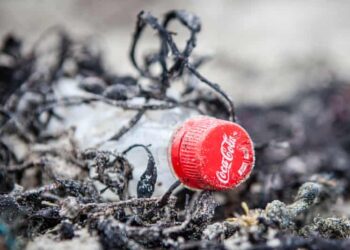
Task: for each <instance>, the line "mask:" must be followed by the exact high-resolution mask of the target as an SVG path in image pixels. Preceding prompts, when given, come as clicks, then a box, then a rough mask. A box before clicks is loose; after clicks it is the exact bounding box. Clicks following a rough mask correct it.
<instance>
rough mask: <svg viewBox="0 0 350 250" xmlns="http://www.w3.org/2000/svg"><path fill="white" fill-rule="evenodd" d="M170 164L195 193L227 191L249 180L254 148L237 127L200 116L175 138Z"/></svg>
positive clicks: (248, 138)
mask: <svg viewBox="0 0 350 250" xmlns="http://www.w3.org/2000/svg"><path fill="white" fill-rule="evenodd" d="M169 150H170V152H169V153H170V158H171V159H170V161H171V165H172V167H173V171H174V173H175V175H176V176H177V178H178V179H179V180H180V181H181V182H182V183H183V184H184V185H185V186H187V187H189V188H192V189H206V190H227V189H232V188H234V187H236V186H238V185H239V184H240V183H241V182H243V181H244V180H245V179H247V178H248V177H249V174H250V173H251V171H252V169H253V166H254V160H255V158H254V147H253V142H252V140H251V139H250V137H249V135H248V133H247V132H246V131H245V130H244V129H243V128H242V127H241V126H240V125H238V124H237V123H234V122H229V121H224V120H219V119H215V118H211V117H205V116H200V117H196V118H193V119H190V120H187V121H186V122H185V123H184V124H183V125H182V126H181V127H180V128H178V129H177V130H176V131H175V132H174V135H173V137H172V140H171V146H170V147H169Z"/></svg>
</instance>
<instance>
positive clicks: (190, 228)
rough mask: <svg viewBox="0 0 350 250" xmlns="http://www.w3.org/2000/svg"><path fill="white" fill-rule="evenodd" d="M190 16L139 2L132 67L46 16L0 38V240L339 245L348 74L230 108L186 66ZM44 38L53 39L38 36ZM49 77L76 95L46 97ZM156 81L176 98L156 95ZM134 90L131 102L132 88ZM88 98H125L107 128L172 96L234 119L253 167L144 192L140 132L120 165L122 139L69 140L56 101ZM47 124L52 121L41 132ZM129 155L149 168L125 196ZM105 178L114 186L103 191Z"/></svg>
mask: <svg viewBox="0 0 350 250" xmlns="http://www.w3.org/2000/svg"><path fill="white" fill-rule="evenodd" d="M173 21H178V22H179V23H180V24H182V25H183V26H184V27H185V28H187V29H188V30H189V34H190V35H189V39H188V40H187V42H186V45H185V48H184V49H183V50H182V51H181V50H180V49H179V48H178V46H177V44H176V43H175V42H174V40H173V37H174V36H175V35H176V33H174V32H173V31H170V30H169V24H170V23H171V22H173ZM200 25H201V24H200V20H199V18H198V17H196V16H195V15H193V14H190V13H188V12H186V11H170V12H168V13H166V14H165V16H164V19H163V20H162V21H159V20H158V19H156V18H155V17H154V16H152V15H151V14H150V13H148V12H141V13H140V14H139V15H138V17H137V23H136V30H135V32H134V35H133V38H132V43H131V49H130V59H131V62H132V64H133V66H134V67H135V69H136V71H137V72H138V76H137V77H135V76H129V75H116V74H115V73H113V72H110V71H109V70H107V69H106V67H105V65H104V63H103V58H102V56H101V52H100V51H99V50H98V49H96V47H95V46H94V44H92V43H89V42H86V41H85V42H80V41H75V40H74V39H73V38H72V37H70V36H69V35H68V34H67V33H66V32H65V31H63V30H62V29H59V28H53V29H51V30H49V31H48V32H46V33H45V34H43V36H42V37H40V39H39V40H38V42H37V43H35V44H34V46H33V47H32V48H31V49H30V50H29V51H28V52H25V53H24V52H23V51H22V41H21V40H20V39H18V38H17V37H16V36H14V35H8V36H7V37H5V38H4V39H3V43H2V45H1V54H0V103H1V108H0V215H1V222H0V249H16V248H27V249H38V248H39V247H41V248H45V247H47V246H48V245H50V248H53V249H64V248H67V247H71V248H78V247H80V248H84V249H85V248H86V249H99V248H100V247H103V248H104V249H150V248H154V249H164V248H169V249H297V248H305V249H330V248H332V247H333V248H336V249H349V248H350V240H349V239H348V238H349V236H350V220H349V216H350V214H349V211H350V210H349V207H350V203H349V195H348V193H347V192H346V190H349V187H350V172H349V171H348V169H349V167H350V136H349V135H350V105H349V103H350V85H347V84H346V83H342V82H339V81H337V80H336V79H334V80H332V81H331V82H329V84H328V86H327V87H322V88H319V89H314V90H307V91H305V92H303V93H301V94H299V95H297V96H295V98H294V99H292V100H289V101H288V100H286V101H285V103H283V104H279V105H272V106H271V105H270V106H266V107H260V106H241V107H239V108H235V107H234V105H233V102H232V101H231V100H230V98H229V97H228V96H227V94H226V93H225V92H224V91H222V90H221V89H220V87H219V85H217V84H215V83H213V82H211V81H210V80H208V79H207V78H206V77H204V76H203V75H202V74H200V73H199V70H198V68H199V67H200V66H201V65H202V64H203V63H204V62H205V61H206V59H207V58H206V57H198V56H197V57H195V56H192V51H193V49H194V48H195V46H196V43H197V34H198V33H199V32H200V27H201V26H200ZM146 27H148V28H151V29H152V30H153V31H155V33H156V35H157V37H158V38H159V44H160V48H159V50H157V51H153V52H151V53H149V54H147V55H146V56H144V57H143V61H141V62H139V60H138V56H137V55H136V49H137V45H138V44H139V42H140V41H141V35H142V34H143V32H145V28H146ZM50 39H53V40H54V42H56V46H55V47H54V49H52V48H50V49H47V48H45V44H46V42H45V41H47V40H50ZM62 78H69V79H74V80H75V82H78V84H79V87H80V89H82V90H84V91H86V92H87V93H89V94H90V95H89V96H88V97H75V96H66V97H60V98H58V97H57V96H56V95H55V87H56V85H57V84H58V82H59V81H60V79H62ZM175 82H176V84H177V85H178V82H180V83H181V87H179V86H176V88H174V86H173V85H174V84H175ZM204 86H206V87H204ZM208 87H209V88H208ZM233 88H234V86H233ZM170 89H172V91H177V92H178V98H174V97H171V96H169V95H168V92H169V90H170ZM135 97H138V98H140V97H141V98H143V99H144V102H143V103H135V102H133V101H132V100H133V98H135ZM100 102H101V103H105V104H107V105H110V106H113V107H117V108H122V109H123V110H125V112H127V111H129V110H133V111H136V114H135V116H134V117H132V118H131V119H130V121H129V122H128V124H127V125H126V126H123V127H122V128H121V130H120V131H119V132H118V133H116V134H115V135H114V136H112V137H111V139H110V140H113V141H118V140H119V139H120V138H121V137H122V136H123V137H127V136H128V132H129V130H130V129H131V128H132V127H133V126H134V125H135V124H137V122H138V121H139V120H140V119H141V118H142V116H143V115H144V114H145V112H152V111H154V110H158V111H159V110H167V109H173V108H175V107H186V108H190V109H195V110H196V111H197V112H199V113H201V114H205V115H209V116H215V117H218V118H221V119H227V120H231V121H237V122H239V123H240V124H242V125H243V126H244V127H245V128H246V129H247V130H248V131H249V132H250V133H251V135H252V137H253V140H254V141H255V143H256V166H255V169H254V171H253V174H252V175H251V177H250V178H249V179H248V180H247V182H246V183H244V184H242V185H241V186H240V187H239V188H238V189H236V190H233V191H230V192H226V193H219V192H212V191H190V190H187V189H185V188H184V187H181V186H179V183H178V182H176V183H174V184H173V185H172V186H171V187H170V189H169V190H168V191H167V192H165V193H164V194H163V195H162V196H160V197H158V196H154V195H153V190H154V185H155V179H156V178H157V176H156V175H155V174H152V173H156V172H155V171H153V169H155V168H156V167H157V166H156V165H155V161H154V159H153V156H152V154H151V153H150V152H149V150H148V147H147V145H137V147H143V148H144V149H145V150H146V152H147V153H148V158H149V160H148V162H145V163H144V166H133V165H132V164H130V163H129V162H128V160H127V158H126V157H125V154H126V153H127V152H128V150H132V149H133V148H134V147H136V146H135V145H130V148H129V149H128V150H126V151H124V152H115V150H114V149H111V150H100V149H99V148H98V147H95V148H89V149H84V150H82V149H81V148H80V147H79V145H78V143H77V141H76V139H75V129H74V128H71V127H64V126H63V125H62V124H64V120H65V117H62V116H61V115H60V113H59V112H58V110H59V108H60V107H66V108H69V107H73V106H74V107H77V106H86V105H94V104H96V103H100ZM84 115H89V114H88V113H87V114H84ZM236 115H237V118H236ZM115 119H116V120H117V119H118V118H117V117H116V118H115ZM52 124H56V126H58V127H59V124H61V127H60V129H59V130H56V131H55V132H52V129H50V128H51V127H50V126H52ZM57 124H58V125H57ZM86 137H87V138H89V134H87V135H86ZM146 166H147V167H146ZM137 167H141V168H142V169H146V171H148V172H147V173H148V174H149V175H151V176H153V178H141V179H140V180H139V183H140V185H138V186H139V187H147V188H146V189H142V188H140V189H138V190H137V197H132V196H130V194H129V193H128V184H129V181H130V180H131V179H132V178H133V170H134V169H135V168H137ZM91 171H94V172H95V173H96V174H95V175H94V177H93V178H92V177H91V175H90V174H89V173H90V172H91ZM96 182H100V183H102V184H104V186H105V187H106V188H104V189H102V190H101V189H99V188H98V186H96V185H95V184H96ZM141 184H142V185H141ZM106 190H108V191H109V192H112V193H113V194H114V195H115V197H117V198H116V199H114V200H112V199H110V197H106V196H105V195H104V194H105V192H106Z"/></svg>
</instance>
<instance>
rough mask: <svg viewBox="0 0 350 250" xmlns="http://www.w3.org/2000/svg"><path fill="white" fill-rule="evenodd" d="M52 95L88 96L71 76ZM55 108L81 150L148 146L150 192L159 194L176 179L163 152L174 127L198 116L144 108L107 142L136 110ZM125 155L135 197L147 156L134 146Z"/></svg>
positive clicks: (181, 110)
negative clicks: (152, 176) (153, 176)
mask: <svg viewBox="0 0 350 250" xmlns="http://www.w3.org/2000/svg"><path fill="white" fill-rule="evenodd" d="M55 94H56V97H57V98H61V97H67V96H85V97H88V96H90V95H89V94H87V93H86V92H85V91H83V90H81V89H79V87H78V84H77V81H75V80H71V79H65V80H63V81H61V82H60V83H59V84H58V86H57V88H56V93H55ZM132 101H133V102H140V103H142V102H144V99H143V98H134V100H132ZM58 111H59V112H60V115H62V116H63V117H64V123H65V126H66V127H71V126H74V127H75V129H76V131H75V139H76V140H77V142H78V144H79V146H80V148H81V149H82V150H84V149H88V148H94V147H96V146H97V147H98V149H101V150H109V151H113V152H117V153H121V152H123V151H124V150H125V149H127V148H128V147H129V146H131V145H133V144H143V145H150V146H149V149H150V151H151V152H152V154H153V156H154V159H155V163H156V167H157V175H158V177H157V183H156V186H155V191H154V195H162V194H163V193H164V192H166V190H167V189H168V188H169V187H170V186H171V185H172V184H173V183H174V182H175V181H176V178H175V177H174V175H173V173H172V171H171V169H170V168H169V162H168V151H167V150H168V144H169V141H170V138H171V135H172V133H173V131H174V129H175V128H176V127H178V126H179V125H180V124H182V123H183V122H184V121H185V120H187V119H189V118H191V117H194V116H198V115H199V113H198V112H197V111H195V110H193V109H189V108H185V107H177V108H173V109H169V110H152V111H146V112H145V114H144V115H143V116H142V118H141V119H140V120H139V121H138V122H137V124H136V125H135V126H134V127H132V128H131V129H130V130H129V131H128V132H127V133H126V134H124V135H123V136H122V137H120V138H119V139H118V140H117V141H108V140H109V139H110V138H111V137H112V136H113V135H115V134H116V133H117V132H118V131H119V130H120V129H121V128H122V127H123V126H125V125H127V124H128V122H129V121H130V119H131V118H132V117H134V116H135V114H136V111H126V110H123V109H121V108H117V107H114V106H110V105H107V104H104V103H101V102H95V103H92V104H90V105H79V106H71V107H67V108H64V107H63V108H59V109H58ZM57 126H60V124H57ZM51 127H54V125H52V126H51ZM126 158H127V159H128V160H129V162H130V163H131V164H132V166H133V168H134V169H133V173H132V175H133V179H132V180H131V181H130V182H129V194H130V195H132V196H136V187H137V182H138V180H139V179H140V176H141V175H142V174H143V172H144V171H145V169H146V166H147V162H148V156H147V153H146V152H145V150H144V149H143V148H134V149H133V150H131V151H130V152H128V154H127V155H126Z"/></svg>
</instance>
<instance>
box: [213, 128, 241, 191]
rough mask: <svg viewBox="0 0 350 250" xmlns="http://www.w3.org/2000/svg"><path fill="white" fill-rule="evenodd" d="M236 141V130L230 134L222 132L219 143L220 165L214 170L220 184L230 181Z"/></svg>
mask: <svg viewBox="0 0 350 250" xmlns="http://www.w3.org/2000/svg"><path fill="white" fill-rule="evenodd" d="M236 141H237V132H233V134H232V135H227V134H224V135H223V137H222V142H221V145H220V152H221V156H222V158H221V166H220V169H219V170H218V171H216V177H217V178H218V180H219V181H220V182H221V183H222V184H227V183H228V182H229V181H230V170H231V167H232V162H233V158H234V157H233V156H234V152H235V147H236Z"/></svg>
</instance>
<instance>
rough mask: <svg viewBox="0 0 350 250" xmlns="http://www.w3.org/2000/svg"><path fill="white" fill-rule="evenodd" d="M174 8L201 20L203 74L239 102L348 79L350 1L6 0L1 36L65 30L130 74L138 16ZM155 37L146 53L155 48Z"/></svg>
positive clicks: (1, 4)
mask: <svg viewBox="0 0 350 250" xmlns="http://www.w3.org/2000/svg"><path fill="white" fill-rule="evenodd" d="M173 8H178V9H187V10H190V11H193V12H195V13H196V14H197V15H198V16H199V17H201V19H202V26H203V30H202V33H201V35H200V37H199V42H198V48H197V49H196V52H197V53H198V54H208V55H210V56H212V57H213V60H212V61H211V62H210V63H208V64H207V65H206V66H205V67H203V69H202V72H203V73H204V74H205V75H206V76H208V77H209V78H210V79H212V80H215V81H217V82H218V83H220V84H221V85H222V86H223V88H224V89H225V90H227V91H228V92H229V93H230V94H231V96H232V97H233V98H234V99H235V100H236V101H238V102H241V103H242V102H252V101H253V102H258V103H267V101H280V100H283V99H285V98H286V97H288V96H290V95H291V94H292V93H294V92H295V91H296V90H298V89H300V88H302V87H304V86H315V85H317V84H323V83H324V82H326V81H327V79H329V78H330V77H332V75H337V76H338V77H340V78H342V79H346V80H347V79H349V78H350V73H349V72H350V71H349V70H348V69H349V67H350V57H348V56H347V51H348V44H350V28H349V25H350V15H349V11H350V2H349V1H299V0H297V1H284V0H283V1H272V0H269V1H216V0H206V1H204V0H202V1H184V0H181V1H172V2H170V1H115V0H107V1H92V0H56V1H54V0H51V1H42V0H32V1H19V0H1V1H0V35H1V36H3V35H5V34H6V33H8V32H14V33H16V34H18V35H20V36H21V37H22V38H24V39H25V40H26V41H28V44H31V43H32V42H33V41H35V39H37V38H38V37H39V35H40V34H41V33H42V32H43V31H44V30H46V29H47V28H49V27H51V26H54V25H62V26H64V27H66V28H67V29H68V30H69V31H71V32H72V33H73V34H76V35H77V37H80V38H82V39H85V38H86V37H90V38H91V37H93V38H94V39H96V40H98V41H99V44H100V46H101V47H102V48H103V50H104V51H105V55H106V58H107V61H108V64H109V67H110V68H112V69H113V70H115V71H117V72H119V73H122V74H125V73H132V72H133V69H132V68H131V65H130V63H129V61H128V60H127V51H128V48H129V43H130V39H131V34H132V32H133V29H134V23H135V19H136V18H135V17H136V15H137V13H138V12H139V11H140V10H143V9H144V10H149V11H152V12H153V13H154V14H155V15H158V16H161V15H162V13H164V12H165V11H167V10H169V9H173ZM173 28H174V30H175V31H178V29H177V28H178V26H173ZM149 33H150V34H148V35H147V36H146V37H145V44H146V46H145V48H144V50H143V51H146V50H147V49H150V48H152V45H153V44H154V41H155V40H154V39H155V38H154V37H153V36H152V33H151V32H149ZM184 34H186V33H184V31H183V30H182V31H180V33H179V40H180V39H181V37H182V35H184ZM153 48H154V47H153ZM140 53H141V54H142V51H140Z"/></svg>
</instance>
